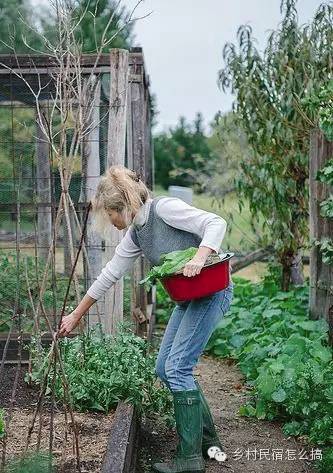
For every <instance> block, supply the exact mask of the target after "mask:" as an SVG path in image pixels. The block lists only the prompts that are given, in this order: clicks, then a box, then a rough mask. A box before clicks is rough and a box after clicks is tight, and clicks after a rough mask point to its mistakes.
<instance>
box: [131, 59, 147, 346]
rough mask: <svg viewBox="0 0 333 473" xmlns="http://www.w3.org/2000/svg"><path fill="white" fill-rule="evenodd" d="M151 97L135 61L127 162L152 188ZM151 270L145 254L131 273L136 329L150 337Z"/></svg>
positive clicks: (132, 76) (132, 74)
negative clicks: (148, 279) (148, 285)
mask: <svg viewBox="0 0 333 473" xmlns="http://www.w3.org/2000/svg"><path fill="white" fill-rule="evenodd" d="M148 100H149V91H148V83H146V82H145V76H144V66H143V64H135V65H133V66H132V67H131V70H130V86H129V94H128V111H127V165H128V167H129V168H132V169H135V170H136V171H138V172H139V173H140V174H141V176H143V178H144V180H145V183H146V185H147V186H148V187H150V188H151V184H152V177H151V175H152V167H151V165H150V163H148V161H150V159H151V130H150V114H149V111H147V107H148ZM149 269H150V263H149V261H148V260H147V259H146V258H144V257H143V256H141V257H140V258H138V260H137V261H136V262H135V264H134V267H133V270H132V274H131V276H132V277H131V281H132V284H131V313H132V317H133V319H134V320H135V321H136V332H137V334H138V335H140V336H143V337H149V336H150V331H149V327H148V323H149V318H150V315H151V312H152V310H151V309H152V304H149V302H150V301H149V295H148V294H147V291H146V288H145V287H143V286H142V285H139V281H140V280H141V279H142V278H143V277H144V276H145V274H146V273H147V270H149Z"/></svg>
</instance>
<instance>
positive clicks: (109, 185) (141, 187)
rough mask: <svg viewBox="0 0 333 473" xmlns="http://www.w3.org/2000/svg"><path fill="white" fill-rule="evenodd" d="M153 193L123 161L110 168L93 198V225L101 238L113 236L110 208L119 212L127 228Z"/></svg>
mask: <svg viewBox="0 0 333 473" xmlns="http://www.w3.org/2000/svg"><path fill="white" fill-rule="evenodd" d="M151 197H152V194H151V192H150V190H149V189H148V187H147V186H146V185H145V183H144V182H143V181H142V180H141V178H140V176H139V174H138V173H137V172H135V171H133V170H132V169H128V168H126V167H125V166H123V165H122V164H116V165H113V166H111V167H110V168H109V169H107V170H106V171H105V173H104V175H103V176H102V177H101V180H100V182H99V183H98V186H97V190H96V193H95V195H94V197H93V198H92V199H91V204H92V206H91V211H92V216H93V226H94V228H95V230H96V231H97V233H99V234H100V235H101V237H103V238H105V239H108V238H109V237H110V228H109V226H108V225H107V224H108V223H109V222H110V218H109V215H108V210H115V211H117V212H119V213H120V214H121V216H122V218H123V219H124V221H125V223H126V226H127V227H128V226H129V225H130V224H131V223H132V220H133V216H132V214H136V212H137V211H138V210H139V208H140V207H141V205H143V204H144V203H145V202H146V200H147V199H148V198H151Z"/></svg>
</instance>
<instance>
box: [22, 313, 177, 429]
mask: <svg viewBox="0 0 333 473" xmlns="http://www.w3.org/2000/svg"><path fill="white" fill-rule="evenodd" d="M99 333H100V331H99V330H97V328H96V329H95V328H94V329H92V330H91V331H90V332H89V333H87V334H82V335H79V336H77V337H75V338H73V339H69V338H64V339H60V340H59V345H60V348H61V353H62V358H63V363H64V367H65V371H66V376H67V379H68V384H69V390H70V395H71V398H72V401H73V405H74V407H75V408H76V409H78V410H83V411H85V410H98V411H103V412H108V411H109V410H110V409H113V408H115V407H116V406H117V403H118V401H120V400H122V401H125V402H129V403H130V404H133V405H135V406H136V407H137V408H138V410H139V411H140V412H142V413H146V414H147V413H158V414H159V416H160V417H161V418H162V419H164V420H165V421H166V422H169V421H171V419H172V411H170V408H171V407H172V402H171V396H170V394H169V391H168V389H167V388H165V387H164V386H163V385H161V386H160V383H159V382H158V380H157V378H156V375H155V359H156V353H155V351H154V350H153V348H152V346H151V345H150V343H149V342H147V341H146V340H144V339H142V338H141V337H139V336H137V335H135V334H134V332H133V331H132V328H131V327H130V322H122V323H121V324H119V330H118V333H117V334H116V335H115V336H113V335H104V337H103V338H101V337H100V336H99ZM31 349H32V353H34V350H33V347H31ZM150 349H151V350H150ZM46 354H47V351H46V350H45V352H44V361H43V362H42V363H41V364H40V365H38V363H37V361H36V362H35V363H34V360H35V359H34V360H33V371H32V379H33V381H35V382H37V383H38V382H40V380H42V379H43V373H44V372H45V368H46V364H47V357H46ZM52 371H53V370H51V372H50V374H49V379H48V387H47V391H46V392H47V393H50V392H51V386H52V377H53V373H52ZM29 376H30V375H29V374H28V373H27V375H26V381H28V379H29ZM55 395H56V397H57V399H63V398H64V391H63V384H62V380H61V377H60V375H59V373H58V374H57V377H56V381H55Z"/></svg>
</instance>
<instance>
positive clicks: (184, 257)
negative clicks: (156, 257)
mask: <svg viewBox="0 0 333 473" xmlns="http://www.w3.org/2000/svg"><path fill="white" fill-rule="evenodd" d="M197 251H198V248H196V247H194V246H191V247H190V248H186V249H185V250H176V251H171V252H170V253H163V254H162V255H161V258H160V261H159V263H160V264H159V266H153V267H152V268H151V270H150V271H149V273H148V274H147V276H146V277H145V278H144V279H141V281H139V284H146V286H147V289H149V288H150V287H151V286H152V284H153V282H154V281H155V279H156V278H163V277H164V276H171V275H172V274H174V273H176V272H177V271H179V270H180V269H182V268H183V267H184V266H185V264H186V263H187V262H188V261H190V260H191V259H192V258H193V257H194V255H195V254H196V252H197Z"/></svg>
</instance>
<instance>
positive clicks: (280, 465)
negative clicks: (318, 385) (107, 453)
mask: <svg viewBox="0 0 333 473" xmlns="http://www.w3.org/2000/svg"><path fill="white" fill-rule="evenodd" d="M194 374H195V376H196V377H197V379H198V380H199V382H200V384H201V386H202V389H203V391H204V393H205V396H206V398H207V400H208V402H209V405H210V407H211V411H212V414H213V417H214V422H215V425H216V428H217V431H218V434H219V437H220V439H221V440H222V442H223V444H224V447H225V452H226V453H227V455H228V459H227V460H226V461H225V462H218V461H217V460H216V459H209V460H207V461H206V473H218V472H223V471H225V472H230V473H231V472H235V473H244V472H247V473H315V471H316V470H315V468H314V466H313V463H314V461H313V460H311V447H309V445H306V443H305V439H302V438H298V439H297V440H296V439H295V438H294V437H286V436H284V435H283V433H282V430H281V427H282V424H281V423H280V422H276V421H274V422H273V421H266V420H258V419H254V418H248V417H243V416H240V415H239V414H238V410H239V407H240V406H241V405H242V404H244V403H246V401H247V400H248V399H249V387H248V386H246V383H245V378H244V377H243V375H242V374H241V372H240V371H239V369H238V367H237V365H236V364H235V362H234V361H233V360H230V359H218V358H212V357H210V356H206V355H202V356H201V358H200V360H199V363H198V365H197V366H196V368H195V370H194ZM140 441H141V444H140V450H139V454H138V464H137V471H136V473H148V472H151V471H152V464H153V463H154V462H158V461H165V460H168V459H170V458H171V457H172V455H173V453H174V452H175V448H176V443H177V434H176V431H175V428H167V427H165V425H163V424H162V423H160V422H158V419H157V420H156V419H149V418H147V419H144V421H143V423H142V426H141V435H140ZM313 448H315V446H314V447H313ZM273 452H276V454H277V456H274V458H276V459H273ZM279 452H280V455H281V456H282V458H281V459H280V457H279ZM265 453H266V454H267V456H266V458H265V457H264V456H263V455H264V454H265ZM260 454H261V458H260ZM306 456H307V457H308V458H304V457H306ZM288 457H289V459H288Z"/></svg>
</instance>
